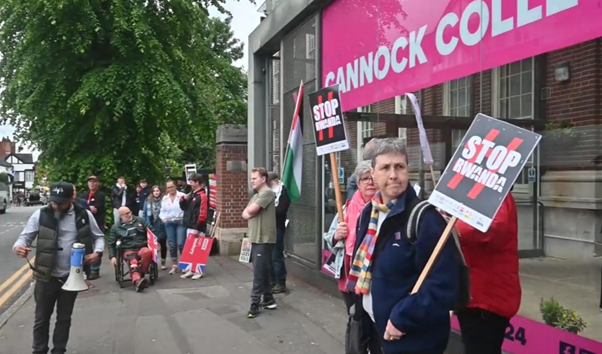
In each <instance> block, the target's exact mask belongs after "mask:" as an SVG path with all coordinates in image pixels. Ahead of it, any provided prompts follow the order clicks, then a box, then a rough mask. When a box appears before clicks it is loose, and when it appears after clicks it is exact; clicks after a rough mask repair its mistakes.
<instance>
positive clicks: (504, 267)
mask: <svg viewBox="0 0 602 354" xmlns="http://www.w3.org/2000/svg"><path fill="white" fill-rule="evenodd" d="M456 229H457V230H458V232H459V234H460V244H461V245H462V251H463V252H464V257H465V258H466V263H467V264H468V266H469V267H470V294H471V296H472V300H471V302H470V303H469V304H468V307H472V308H480V309H483V310H487V311H491V312H493V313H496V314H498V315H500V316H503V317H506V318H508V319H509V318H511V317H512V316H514V315H516V313H517V312H518V308H519V307H520V300H521V288H520V278H519V275H518V216H517V214H516V205H515V204H514V198H513V197H512V194H511V193H509V194H508V196H507V197H506V199H505V200H504V202H503V203H502V205H501V206H500V210H499V211H498V213H497V215H496V216H495V218H494V219H493V222H492V224H491V227H490V228H489V230H487V232H486V233H482V232H481V231H479V230H477V229H475V228H473V227H472V226H469V225H468V224H466V223H464V222H461V221H458V222H457V223H456Z"/></svg>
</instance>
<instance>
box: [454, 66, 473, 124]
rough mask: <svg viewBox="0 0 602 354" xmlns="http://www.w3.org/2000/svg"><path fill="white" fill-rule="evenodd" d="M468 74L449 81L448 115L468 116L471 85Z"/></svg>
mask: <svg viewBox="0 0 602 354" xmlns="http://www.w3.org/2000/svg"><path fill="white" fill-rule="evenodd" d="M470 81H471V79H470V76H467V77H463V78H461V79H457V80H452V81H450V82H449V103H448V104H449V115H450V116H452V117H468V116H469V115H470V106H471V104H470V103H471V97H470V96H471V92H472V87H471V86H472V85H471V83H470Z"/></svg>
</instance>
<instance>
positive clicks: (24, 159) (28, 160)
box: [4, 154, 33, 163]
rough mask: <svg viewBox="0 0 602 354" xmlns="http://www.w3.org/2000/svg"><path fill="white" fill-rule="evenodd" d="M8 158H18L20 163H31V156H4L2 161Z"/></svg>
mask: <svg viewBox="0 0 602 354" xmlns="http://www.w3.org/2000/svg"><path fill="white" fill-rule="evenodd" d="M10 156H14V157H16V158H18V159H19V160H21V162H22V163H33V154H9V155H6V156H4V160H8V158H9V157H10Z"/></svg>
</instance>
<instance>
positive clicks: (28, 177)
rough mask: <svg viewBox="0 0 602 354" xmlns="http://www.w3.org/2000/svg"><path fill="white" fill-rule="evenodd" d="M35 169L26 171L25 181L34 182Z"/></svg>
mask: <svg viewBox="0 0 602 354" xmlns="http://www.w3.org/2000/svg"><path fill="white" fill-rule="evenodd" d="M33 176H34V174H33V171H25V182H32V183H33Z"/></svg>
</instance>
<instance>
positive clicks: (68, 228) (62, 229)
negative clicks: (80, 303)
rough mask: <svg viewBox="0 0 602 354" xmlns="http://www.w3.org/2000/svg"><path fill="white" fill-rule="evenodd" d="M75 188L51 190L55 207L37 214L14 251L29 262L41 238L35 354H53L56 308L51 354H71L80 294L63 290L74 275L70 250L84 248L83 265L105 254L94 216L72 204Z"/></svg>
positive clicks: (54, 187) (59, 185) (37, 260)
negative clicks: (75, 246)
mask: <svg viewBox="0 0 602 354" xmlns="http://www.w3.org/2000/svg"><path fill="white" fill-rule="evenodd" d="M73 194H74V190H73V186H72V184H71V183H66V182H58V183H54V184H52V185H51V186H50V204H49V205H48V206H45V207H43V208H41V209H38V210H36V211H35V212H34V213H33V215H32V216H31V217H30V218H29V221H28V222H27V225H26V226H25V229H24V230H23V232H21V234H20V235H19V238H18V239H17V241H16V242H15V244H14V246H13V251H14V252H15V253H16V254H17V256H19V257H21V258H26V257H27V256H28V255H29V252H31V249H30V246H31V244H32V242H33V241H34V240H35V239H36V238H37V246H36V257H35V262H34V269H35V271H34V273H33V276H34V278H35V279H36V282H35V287H34V299H35V302H36V307H35V319H34V326H33V353H34V354H41V353H47V352H48V349H49V348H48V332H49V330H50V318H51V317H52V313H53V312H54V309H55V305H56V324H55V327H54V335H53V337H52V341H53V346H54V348H53V349H52V353H66V351H67V342H68V341H69V331H70V328H71V315H72V314H73V307H74V305H75V300H76V298H77V292H75V291H66V290H63V289H62V287H63V285H64V283H65V281H67V278H68V277H69V272H70V269H71V248H72V246H73V244H74V243H76V242H78V243H82V244H84V245H85V258H84V264H85V265H90V264H93V263H95V262H96V261H97V260H98V258H101V257H102V253H103V251H104V235H103V233H102V232H101V231H100V229H99V228H98V224H96V221H95V220H94V216H93V215H92V213H91V212H90V211H87V210H85V209H84V208H82V207H80V206H79V205H77V204H74V203H73V202H72V199H73Z"/></svg>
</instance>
